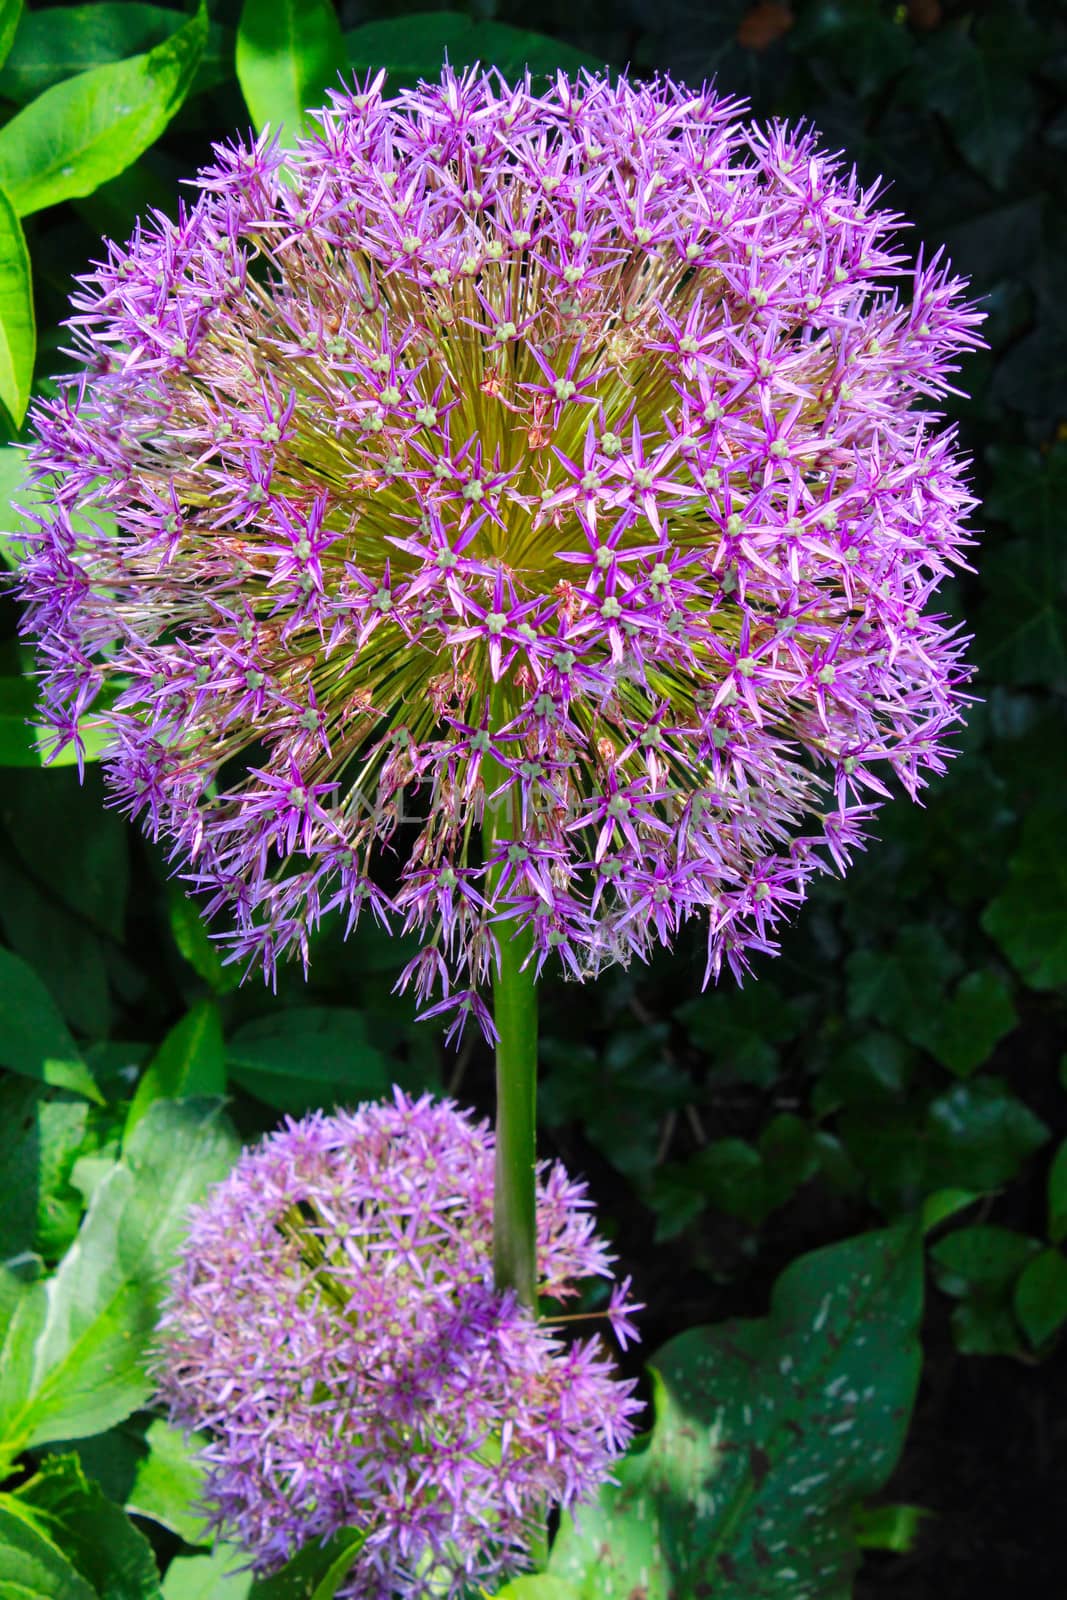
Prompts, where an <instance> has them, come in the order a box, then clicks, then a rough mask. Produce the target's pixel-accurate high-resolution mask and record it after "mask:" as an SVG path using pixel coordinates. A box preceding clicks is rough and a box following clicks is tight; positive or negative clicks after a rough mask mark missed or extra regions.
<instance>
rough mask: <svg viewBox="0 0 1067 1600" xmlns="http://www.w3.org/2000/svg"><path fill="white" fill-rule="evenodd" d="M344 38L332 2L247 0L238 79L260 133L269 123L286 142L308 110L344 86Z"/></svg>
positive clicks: (301, 129)
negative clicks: (330, 92)
mask: <svg viewBox="0 0 1067 1600" xmlns="http://www.w3.org/2000/svg"><path fill="white" fill-rule="evenodd" d="M344 66H345V48H344V39H343V37H342V35H341V25H340V23H339V22H338V20H337V14H336V12H335V11H334V8H333V4H332V0H245V3H244V6H243V7H242V9H241V21H240V24H239V25H238V28H237V81H238V82H239V83H240V85H241V93H242V94H243V95H244V97H245V104H246V106H247V107H248V109H249V112H250V113H251V117H252V121H253V122H254V123H255V125H256V129H257V131H259V130H261V129H262V128H264V127H265V126H266V125H267V124H268V123H269V124H270V127H271V130H272V132H274V133H280V134H281V135H282V138H283V139H284V141H285V143H286V144H289V145H291V144H294V143H295V141H296V139H297V137H298V136H299V135H300V134H301V133H304V132H305V131H306V129H307V126H308V121H307V117H306V115H305V113H306V112H308V111H311V110H315V109H316V108H317V107H318V106H321V105H322V104H323V102H324V101H325V99H326V91H327V89H336V88H339V87H340V78H339V74H340V72H341V71H342V69H343V67H344Z"/></svg>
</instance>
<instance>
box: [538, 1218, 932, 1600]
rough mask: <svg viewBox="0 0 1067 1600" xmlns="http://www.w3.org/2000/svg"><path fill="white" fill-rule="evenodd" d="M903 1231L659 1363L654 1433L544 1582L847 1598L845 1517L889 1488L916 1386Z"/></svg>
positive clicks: (664, 1598) (862, 1245)
mask: <svg viewBox="0 0 1067 1600" xmlns="http://www.w3.org/2000/svg"><path fill="white" fill-rule="evenodd" d="M921 1308H922V1257H921V1251H920V1248H919V1236H918V1232H917V1230H916V1229H915V1228H914V1227H913V1226H910V1225H909V1226H907V1227H904V1228H894V1229H891V1230H888V1231H885V1232H882V1233H875V1234H867V1235H864V1236H862V1237H860V1238H857V1239H850V1240H846V1241H845V1242H844V1243H843V1244H838V1245H832V1246H830V1247H829V1248H827V1249H824V1250H818V1251H815V1252H814V1253H813V1254H811V1255H807V1256H803V1257H801V1258H800V1259H799V1260H798V1261H795V1262H793V1263H792V1265H791V1266H790V1267H788V1268H787V1270H786V1271H785V1272H784V1273H783V1275H782V1276H781V1278H780V1279H779V1280H778V1283H777V1284H776V1286H775V1290H774V1295H773V1299H772V1304H771V1315H770V1317H769V1318H767V1319H766V1320H764V1321H760V1322H727V1323H724V1324H722V1325H720V1326H717V1327H710V1328H697V1329H693V1330H691V1331H690V1332H688V1333H684V1334H682V1335H681V1336H680V1337H679V1338H676V1339H673V1340H671V1342H670V1343H669V1344H667V1345H666V1346H665V1347H664V1348H663V1349H662V1350H661V1351H660V1352H659V1353H658V1355H657V1357H656V1358H655V1368H654V1369H653V1376H654V1382H655V1390H656V1423H655V1428H654V1429H653V1432H652V1436H651V1439H650V1441H649V1442H648V1444H647V1446H646V1447H645V1448H643V1449H642V1448H638V1449H636V1450H635V1451H633V1452H631V1454H630V1455H629V1456H627V1457H626V1459H625V1460H624V1461H623V1462H622V1463H621V1465H620V1466H619V1467H618V1468H617V1469H616V1471H617V1476H618V1478H619V1484H618V1486H617V1487H614V1486H608V1487H605V1488H604V1489H602V1490H601V1492H600V1495H599V1497H598V1499H597V1500H596V1501H595V1502H594V1503H593V1504H592V1505H590V1506H583V1507H582V1509H581V1513H580V1518H579V1520H578V1521H577V1522H575V1521H574V1520H572V1519H571V1518H570V1517H569V1516H565V1517H564V1518H563V1519H562V1523H561V1527H560V1532H559V1536H558V1538H557V1540H556V1543H555V1546H554V1547H553V1551H552V1557H551V1560H550V1562H549V1571H550V1572H551V1573H552V1575H553V1576H556V1577H559V1578H562V1579H564V1580H566V1581H568V1582H570V1583H571V1584H573V1585H574V1588H575V1590H576V1595H577V1597H578V1600H601V1597H602V1596H603V1595H605V1594H608V1593H614V1594H616V1595H627V1594H630V1593H631V1592H633V1591H635V1590H639V1591H640V1592H641V1593H642V1595H643V1596H644V1600H676V1597H683V1596H691V1595H699V1594H714V1596H715V1600H742V1597H747V1596H752V1595H756V1594H761V1595H776V1596H777V1595H781V1596H783V1597H784V1596H786V1595H788V1596H789V1600H830V1597H831V1596H834V1597H838V1596H841V1597H843V1596H844V1595H845V1594H846V1593H847V1592H848V1589H847V1585H848V1581H849V1578H850V1576H851V1574H852V1573H853V1572H854V1570H855V1568H856V1566H857V1564H858V1561H859V1553H858V1549H857V1544H856V1538H855V1534H854V1531H853V1507H854V1505H855V1502H856V1501H857V1500H859V1499H860V1498H861V1497H863V1496H866V1495H870V1494H873V1493H875V1492H876V1491H877V1490H878V1489H880V1488H881V1486H882V1485H883V1484H884V1482H885V1481H886V1478H887V1477H888V1475H889V1473H890V1471H891V1470H892V1468H893V1465H894V1463H895V1461H896V1459H897V1456H898V1455H899V1452H900V1449H901V1446H902V1444H903V1440H904V1434H905V1431H906V1428H907V1421H908V1415H909V1413H910V1410H911V1405H912V1401H913V1398H914V1394H915V1389H916V1385H917V1382H918V1377H919V1367H920V1351H919V1343H918V1337H917V1335H918V1324H919V1316H920V1312H921Z"/></svg>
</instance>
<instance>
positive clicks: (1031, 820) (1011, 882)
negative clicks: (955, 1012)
mask: <svg viewBox="0 0 1067 1600" xmlns="http://www.w3.org/2000/svg"><path fill="white" fill-rule="evenodd" d="M982 927H983V928H984V929H985V931H986V933H988V934H989V935H990V937H991V938H993V939H995V940H996V942H997V943H998V944H999V945H1000V947H1001V949H1002V950H1003V951H1004V954H1005V955H1006V956H1007V957H1008V960H1009V961H1010V962H1011V963H1012V965H1013V966H1014V967H1015V968H1016V969H1017V971H1018V973H1019V976H1020V977H1021V978H1022V979H1023V982H1024V983H1027V984H1029V985H1030V987H1031V988H1032V989H1054V988H1056V987H1057V986H1058V985H1059V984H1061V983H1067V850H1064V848H1063V819H1062V816H1061V815H1060V814H1059V810H1058V808H1051V807H1049V808H1043V809H1041V810H1038V811H1035V812H1033V813H1032V814H1031V815H1030V816H1029V817H1027V819H1026V822H1025V823H1024V825H1023V835H1022V841H1021V843H1020V846H1019V850H1018V852H1017V853H1016V854H1015V855H1014V856H1012V858H1011V863H1010V877H1009V879H1008V886H1007V888H1006V889H1005V890H1004V892H1003V894H1000V895H998V896H997V898H996V899H995V900H994V901H993V902H992V903H991V904H990V905H989V906H987V907H986V910H985V912H984V913H983V915H982Z"/></svg>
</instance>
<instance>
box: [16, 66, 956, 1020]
mask: <svg viewBox="0 0 1067 1600" xmlns="http://www.w3.org/2000/svg"><path fill="white" fill-rule="evenodd" d="M738 109H739V108H738V106H737V104H736V103H733V102H729V101H726V100H723V99H720V98H717V97H716V96H715V94H714V93H712V92H711V91H710V90H707V89H704V90H700V91H698V92H690V91H689V90H687V89H685V88H682V87H680V86H678V85H676V84H674V83H672V82H670V81H669V80H656V81H655V82H653V83H650V84H646V85H638V84H635V83H632V82H628V81H627V80H626V79H625V78H621V79H619V80H618V81H617V82H615V83H608V82H607V81H606V80H604V79H602V78H598V77H585V78H583V80H582V81H581V82H570V81H568V79H566V78H565V77H563V76H562V75H561V76H559V77H558V78H557V79H556V81H555V83H554V85H553V86H552V87H551V88H549V89H548V91H547V92H546V93H544V94H543V95H537V94H535V93H533V92H532V90H531V87H530V82H529V80H528V79H527V81H526V82H525V83H523V84H521V85H519V86H518V87H517V88H509V87H508V86H507V85H506V84H504V83H503V82H502V81H500V80H498V79H497V78H496V77H494V76H492V75H489V76H486V75H482V74H478V73H475V72H473V71H472V72H469V73H466V74H464V75H463V76H462V77H457V76H456V75H455V74H453V73H452V72H451V71H448V70H446V71H445V73H444V76H443V78H442V81H441V82H440V83H438V84H432V85H425V84H424V85H422V86H421V87H420V88H419V89H417V90H414V91H411V92H405V93H402V94H400V95H399V96H398V97H397V98H395V99H393V100H386V99H384V98H383V96H382V92H381V77H380V76H379V77H378V78H376V79H374V81H373V82H369V81H368V83H367V84H366V85H365V87H364V88H363V89H362V91H361V92H353V93H344V94H336V95H334V97H333V103H332V105H331V107H330V108H329V109H328V110H326V111H324V112H323V113H321V115H320V118H319V121H320V126H321V132H320V133H318V134H317V135H316V136H315V137H314V138H312V139H309V140H307V141H305V142H304V143H302V144H300V145H299V147H298V148H297V149H296V151H295V152H294V153H293V154H292V155H285V156H283V154H282V152H281V151H280V150H279V149H277V148H276V147H275V146H274V145H273V144H271V143H270V142H269V140H268V139H266V138H262V139H260V140H259V141H257V142H256V143H255V144H252V145H248V146H244V145H235V146H234V147H232V148H229V147H227V148H225V149H220V150H219V151H218V153H217V156H218V159H217V163H216V165H215V166H214V167H213V168H210V169H208V170H206V171H205V172H203V173H202V174H201V175H200V177H199V178H198V180H197V182H196V185H195V189H196V193H195V199H194V200H193V201H192V203H191V204H189V205H188V206H186V207H183V209H182V210H181V211H180V212H179V215H178V217H177V219H176V220H174V221H171V220H169V219H167V218H164V217H161V216H156V217H154V218H153V219H152V220H151V221H150V222H147V223H145V224H144V226H142V227H141V228H139V229H138V231H137V232H136V234H135V235H134V237H133V239H132V240H131V242H130V243H129V245H128V246H126V247H125V248H121V249H120V248H118V247H115V246H111V247H109V249H108V255H107V260H106V261H105V262H104V263H103V264H102V265H101V266H99V267H98V268H97V269H96V270H95V271H94V272H93V273H92V274H91V275H90V276H88V277H87V278H86V279H84V281H83V286H82V288H81V290H80V292H79V293H78V294H77V296H76V298H75V302H74V304H75V308H76V311H75V315H74V316H73V318H72V321H71V326H72V329H73V334H74V338H75V340H76V343H77V345H78V349H79V352H80V355H81V359H82V363H83V365H82V370H81V373H80V376H78V377H77V378H76V379H75V380H73V381H72V383H71V384H70V385H69V386H68V387H67V389H66V390H65V391H64V392H63V393H62V394H61V396H60V398H58V399H55V400H49V401H45V402H42V403H40V404H38V406H37V409H36V413H35V420H36V430H37V436H38V437H37V443H36V445H35V446H34V450H33V460H34V463H35V467H36V471H37V474H38V478H39V482H40V484H41V485H42V487H43V489H44V490H45V498H46V500H47V502H48V504H47V508H46V509H45V510H44V511H42V513H41V515H40V518H39V522H40V527H39V530H38V531H37V535H36V537H35V539H34V540H33V541H31V545H30V548H29V550H28V552H27V558H26V562H25V565H24V567H23V575H22V592H23V595H24V596H25V598H26V599H27V600H28V601H29V614H28V623H27V626H28V628H29V630H30V631H31V632H32V633H33V634H35V635H36V636H37V638H38V641H39V648H40V652H41V656H42V665H43V668H44V682H43V689H42V694H43V702H44V706H45V714H46V716H47V718H48V719H49V721H50V723H51V725H52V727H53V728H54V729H55V732H56V734H57V737H58V739H59V740H61V741H62V740H69V739H72V738H77V736H78V735H77V731H76V724H77V719H78V717H79V716H80V715H81V714H82V713H83V712H84V711H85V710H86V709H87V708H89V707H91V706H92V705H93V703H94V702H96V701H97V697H98V695H99V694H100V691H101V690H102V689H104V688H105V687H106V686H110V687H111V689H112V697H111V698H110V699H109V700H108V701H107V702H105V703H106V704H107V706H108V709H107V710H106V711H105V712H103V713H102V714H103V715H104V717H105V718H106V721H107V723H108V724H109V725H110V727H111V729H112V730H113V739H112V743H111V755H110V761H109V763H108V766H109V777H110V780H111V783H112V785H113V787H114V790H115V793H116V795H117V797H118V801H119V803H120V804H121V805H122V807H123V808H124V809H125V810H127V811H128V812H129V813H130V814H131V815H138V816H141V817H142V818H143V819H144V820H145V822H146V824H147V826H148V827H149V828H150V829H151V830H152V831H153V832H159V833H162V834H163V835H164V836H165V837H167V838H168V839H169V840H170V841H171V842H172V845H173V850H174V855H175V858H176V859H177V860H178V861H179V862H180V863H181V864H182V865H183V867H184V869H185V871H186V872H187V874H188V876H189V878H190V880H191V882H192V883H193V884H194V885H196V886H197V887H198V888H199V889H201V890H202V891H203V894H204V896H205V900H206V907H207V910H208V911H209V912H211V913H214V912H217V911H219V910H225V912H226V913H227V916H228V917H229V919H230V927H231V929H232V933H231V938H232V942H233V948H234V950H235V952H236V954H237V955H239V956H241V957H243V958H250V959H252V960H261V961H262V962H263V964H264V967H265V969H266V970H267V971H268V972H270V970H271V969H272V968H273V964H274V962H275V960H276V959H277V958H278V956H279V955H281V954H282V953H285V952H290V951H295V952H297V953H302V954H303V955H304V957H305V959H306V950H307V933H308V929H309V928H311V927H313V926H314V925H315V924H316V923H317V922H318V920H319V918H320V916H321V915H322V914H323V913H324V912H326V911H327V910H330V909H334V908H337V907H340V908H341V909H342V912H343V913H344V915H345V916H346V917H347V919H348V924H349V925H351V924H352V923H353V922H354V921H355V920H356V919H357V918H358V916H359V915H360V913H361V911H362V910H363V909H364V908H365V907H369V908H370V910H371V912H372V914H373V915H375V916H376V917H378V918H379V919H381V920H382V921H383V922H386V923H389V924H391V925H395V924H396V923H397V922H399V923H401V924H404V925H406V926H408V927H410V928H413V929H415V930H417V932H418V933H419V934H420V935H422V947H421V950H420V954H419V955H418V957H417V959H416V960H415V961H414V962H413V963H412V965H411V966H410V967H409V968H408V969H407V970H406V971H405V973H404V975H403V981H404V982H406V983H407V982H409V983H412V984H413V985H414V987H415V989H416V992H417V993H418V995H419V998H420V1000H421V1001H422V1002H423V1004H424V1005H425V1006H427V1007H429V1008H430V1009H434V1010H438V1009H448V1008H449V1007H453V1008H456V1010H457V1014H458V1015H460V1016H462V1015H464V1014H466V1013H467V1012H469V1011H470V1010H471V1009H475V1010H477V1009H478V1008H479V1002H478V1000H477V998H476V996H477V993H478V991H479V990H480V989H481V988H482V987H483V986H484V984H485V981H486V979H487V976H488V974H489V971H490V968H491V964H492V962H493V960H494V954H495V949H496V938H497V935H496V932H495V927H496V926H497V925H498V924H499V922H500V921H501V919H504V918H506V919H508V920H510V921H513V920H515V919H518V920H520V921H523V922H525V923H526V924H527V925H528V927H529V928H530V930H531V932H532V935H533V938H534V942H535V957H534V959H535V961H536V962H537V964H538V966H540V965H541V964H542V963H543V962H544V961H545V959H546V958H547V957H548V956H549V955H550V954H553V953H554V954H555V955H556V956H557V957H558V958H559V960H560V962H561V964H562V967H563V969H564V971H565V972H567V973H569V974H571V975H573V976H584V975H585V974H587V973H589V972H591V971H595V970H596V968H597V967H598V965H600V964H601V963H603V962H604V961H606V960H616V959H622V960H625V959H627V958H628V957H629V956H630V955H631V954H637V955H639V956H643V955H644V954H645V953H646V952H647V951H648V949H649V947H650V946H651V945H652V944H654V943H655V942H668V941H670V940H671V938H672V936H673V935H674V933H675V931H676V929H677V928H678V926H679V924H680V923H681V922H683V921H684V920H686V919H687V918H689V917H690V916H692V915H693V914H695V913H701V914H703V915H704V916H705V917H706V918H707V924H708V929H709V952H708V970H709V973H717V972H718V970H719V968H720V966H721V964H722V962H723V960H724V959H725V960H726V961H728V962H729V964H730V966H731V967H732V968H733V969H734V970H735V971H736V972H737V973H738V974H740V973H742V972H743V970H744V968H745V966H746V963H747V952H748V951H751V950H753V949H755V950H768V949H773V948H774V928H775V924H776V923H777V922H778V921H779V919H780V918H781V917H782V916H783V915H784V914H787V913H788V912H789V911H790V910H791V909H792V908H794V907H795V906H796V905H797V904H798V903H799V902H800V901H801V900H802V899H803V897H804V894H805V891H806V886H807V883H808V880H809V879H810V877H811V875H812V874H813V872H815V871H819V870H825V869H826V868H827V867H837V868H839V869H840V868H843V867H844V866H845V865H846V864H847V862H848V860H849V856H850V852H851V851H852V850H853V849H854V848H855V847H856V846H857V845H859V844H861V843H862V840H863V836H864V829H865V826H866V823H867V820H868V818H869V816H870V814H871V812H872V811H873V810H874V809H876V807H877V806H878V805H879V804H880V803H881V802H882V800H883V799H884V798H885V797H886V796H887V795H888V794H889V792H890V790H889V788H888V787H887V779H888V778H889V777H891V776H893V775H895V776H896V778H897V779H898V780H899V781H900V783H901V785H902V786H903V787H904V789H905V790H907V791H908V792H909V793H911V794H912V795H915V794H916V793H917V792H918V791H919V790H920V789H921V788H922V786H923V784H924V782H925V776H926V774H927V773H928V772H930V771H935V772H936V771H940V770H941V768H942V765H943V760H944V757H945V755H946V754H947V751H946V749H945V747H944V745H943V742H942V739H943V734H944V732H945V730H946V729H948V728H950V727H951V726H952V725H953V724H954V723H956V722H958V721H959V719H960V711H961V706H962V704H963V702H964V700H965V698H966V697H965V695H964V694H963V692H962V685H963V684H964V683H965V681H966V680H967V677H968V669H967V668H966V666H965V665H964V664H963V663H962V661H961V647H962V645H961V639H960V637H959V634H958V631H957V629H956V628H955V627H953V626H952V625H950V624H949V623H948V622H947V620H946V618H945V616H944V615H943V614H940V613H939V612H938V610H937V598H936V596H937V589H938V586H939V584H940V583H941V581H942V579H943V578H944V577H945V575H946V573H948V572H950V571H951V570H952V568H953V567H954V566H956V565H959V564H961V562H962V560H963V551H964V549H965V547H966V546H967V544H968V540H967V538H966V536H965V535H964V532H963V530H962V528H961V518H962V517H963V515H964V514H965V513H966V512H967V511H968V510H969V509H970V507H971V506H972V504H973V502H972V500H971V498H970V496H969V494H968V492H967V489H966V487H965V484H964V481H963V468H964V462H963V461H962V459H961V457H960V455H959V453H958V450H957V446H956V442H955V438H954V435H953V433H952V431H951V430H949V429H945V428H944V427H942V426H941V424H940V422H939V415H940V414H939V412H938V410H937V406H938V404H939V401H940V397H941V396H942V395H943V394H944V393H945V392H946V391H948V390H949V389H950V387H951V385H950V375H951V374H952V373H954V372H955V371H956V369H957V364H958V358H959V356H960V353H961V352H963V351H965V350H966V349H967V348H968V347H971V346H973V345H975V344H977V343H979V342H980V341H979V339H978V337H977V334H976V332H975V329H976V325H977V323H978V321H979V316H978V314H977V313H976V311H975V310H974V308H973V307H972V306H970V305H968V304H967V303H966V302H964V301H963V300H962V298H961V291H962V287H963V285H962V284H961V281H960V280H959V279H957V278H954V277H952V276H951V274H950V272H949V269H948V267H947V266H946V265H945V264H944V263H943V262H942V260H941V259H940V257H934V258H933V259H932V260H923V259H922V258H920V260H919V262H918V264H917V265H909V264H908V263H907V261H906V258H905V257H904V256H902V255H901V254H900V252H899V250H898V249H897V246H896V243H895V240H894V237H893V231H894V227H895V225H896V223H897V221H898V219H897V218H896V217H894V216H893V215H892V214H891V213H889V212H887V211H885V210H884V209H880V206H879V201H878V191H877V189H876V188H868V189H865V188H863V187H862V186H861V185H860V184H859V182H858V181H857V178H856V175H855V173H854V172H849V171H848V170H847V169H846V168H845V167H843V166H842V165H841V163H840V161H839V160H838V159H837V158H835V157H833V156H830V155H828V154H826V153H825V152H824V151H822V150H821V149H820V148H819V146H818V143H817V140H816V138H815V136H814V134H813V133H812V132H811V131H809V130H807V129H804V128H790V127H785V126H780V125H774V126H772V127H770V128H769V129H764V130H760V129H755V128H753V127H750V126H747V125H744V124H742V123H741V122H739V121H738V120H737V116H738ZM487 811H488V813H489V816H488V824H489V825H488V826H484V824H485V823H486V821H487ZM383 852H384V853H385V854H386V855H387V856H388V855H389V854H390V853H391V856H392V863H391V865H390V864H388V863H387V872H386V874H384V875H383V872H382V870H381V869H382V855H383ZM439 995H440V996H442V997H443V998H442V999H439V1000H436V1002H435V997H437V996H439Z"/></svg>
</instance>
